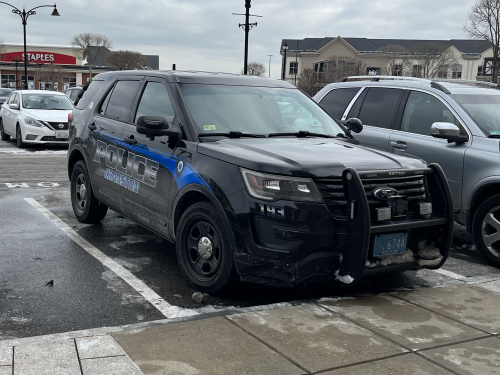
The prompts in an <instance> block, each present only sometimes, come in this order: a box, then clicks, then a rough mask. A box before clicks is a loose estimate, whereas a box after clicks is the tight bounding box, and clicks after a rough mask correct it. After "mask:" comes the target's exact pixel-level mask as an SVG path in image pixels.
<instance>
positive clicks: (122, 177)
mask: <svg viewBox="0 0 500 375" xmlns="http://www.w3.org/2000/svg"><path fill="white" fill-rule="evenodd" d="M101 159H104V160H105V161H106V166H107V167H108V168H107V169H106V171H105V172H104V178H105V179H107V180H109V181H113V182H114V183H116V184H118V185H121V186H123V187H126V188H127V189H129V190H131V191H133V192H135V193H138V192H139V187H140V185H141V182H142V183H145V184H146V185H149V186H151V187H153V188H155V187H156V174H157V173H158V166H159V165H158V162H156V161H154V160H151V159H148V158H145V157H143V156H140V155H136V154H134V153H133V152H130V151H128V150H125V149H123V148H119V147H116V146H114V145H110V144H107V143H105V142H103V141H97V148H96V152H95V156H94V161H95V162H97V163H100V162H101Z"/></svg>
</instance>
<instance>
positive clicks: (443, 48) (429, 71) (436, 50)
mask: <svg viewBox="0 0 500 375" xmlns="http://www.w3.org/2000/svg"><path fill="white" fill-rule="evenodd" d="M410 54H411V56H409V57H408V58H407V59H405V60H404V63H405V65H406V67H407V68H408V69H410V70H411V71H412V75H413V76H417V77H420V78H435V77H437V75H438V72H440V71H442V70H443V69H445V70H447V71H448V70H450V69H453V68H454V67H455V66H457V65H458V60H457V58H456V56H455V53H454V52H453V50H452V48H450V47H449V46H447V45H445V44H440V43H419V44H417V45H416V46H414V47H413V48H412V49H411V51H410Z"/></svg>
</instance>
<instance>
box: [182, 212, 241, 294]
mask: <svg viewBox="0 0 500 375" xmlns="http://www.w3.org/2000/svg"><path fill="white" fill-rule="evenodd" d="M176 252H177V260H178V262H179V265H180V267H181V269H182V271H183V272H184V274H185V275H186V276H187V277H188V279H189V280H190V281H191V283H192V284H193V286H194V287H195V288H196V289H198V290H199V291H202V292H206V293H217V292H220V291H222V290H224V289H227V288H228V286H229V285H230V283H231V281H233V279H236V276H237V274H236V270H235V268H234V262H233V254H232V252H231V245H230V243H229V240H228V235H227V232H226V230H225V228H224V225H223V223H222V218H221V217H220V215H219V213H218V212H217V209H216V208H215V207H214V206H213V205H212V204H211V203H207V202H198V203H195V204H193V205H192V206H190V207H189V208H188V209H187V210H186V211H184V214H183V215H182V217H181V218H180V220H179V224H178V226H177V231H176Z"/></svg>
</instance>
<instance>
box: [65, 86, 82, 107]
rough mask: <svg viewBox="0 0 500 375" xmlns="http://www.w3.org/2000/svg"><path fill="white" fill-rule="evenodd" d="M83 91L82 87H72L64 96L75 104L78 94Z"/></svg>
mask: <svg viewBox="0 0 500 375" xmlns="http://www.w3.org/2000/svg"><path fill="white" fill-rule="evenodd" d="M80 91H82V86H75V87H70V88H69V89H67V90H65V91H64V94H65V95H66V96H67V97H68V98H70V100H71V101H72V102H73V103H74V102H75V100H76V98H77V97H78V94H79V93H80Z"/></svg>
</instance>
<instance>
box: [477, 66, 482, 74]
mask: <svg viewBox="0 0 500 375" xmlns="http://www.w3.org/2000/svg"><path fill="white" fill-rule="evenodd" d="M477 75H478V76H482V75H483V67H482V66H478V67H477Z"/></svg>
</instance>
